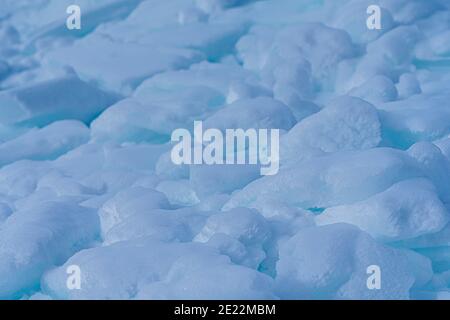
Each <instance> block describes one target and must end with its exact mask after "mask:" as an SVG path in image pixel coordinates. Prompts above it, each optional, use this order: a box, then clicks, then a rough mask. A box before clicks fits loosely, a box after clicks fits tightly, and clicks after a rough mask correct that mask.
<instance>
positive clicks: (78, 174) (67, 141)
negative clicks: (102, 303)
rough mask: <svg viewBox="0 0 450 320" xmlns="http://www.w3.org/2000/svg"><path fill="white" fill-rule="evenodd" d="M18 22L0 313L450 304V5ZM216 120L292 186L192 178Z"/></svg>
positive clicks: (189, 2)
mask: <svg viewBox="0 0 450 320" xmlns="http://www.w3.org/2000/svg"><path fill="white" fill-rule="evenodd" d="M72 4H77V5H79V6H80V8H81V12H82V15H81V29H79V30H78V29H74V30H70V29H69V28H68V27H67V26H66V19H67V17H68V13H67V12H66V9H67V7H68V6H69V5H72ZM373 4H377V5H379V6H380V13H381V19H380V23H381V29H370V28H369V27H368V24H367V23H366V22H367V18H368V17H369V15H368V12H367V8H368V6H370V5H373ZM0 7H1V9H0V299H36V300H41V299H323V298H327V299H450V212H449V210H450V105H449V101H450V85H449V84H450V2H449V1H447V0H379V1H371V0H340V1H336V0H324V1H320V0H170V1H162V0H96V1H93V0H78V1H69V0H42V1H35V0H3V1H1V4H0ZM194 121H202V123H203V128H204V130H207V129H218V130H220V131H225V130H227V129H244V130H247V129H256V130H258V129H279V134H280V141H279V142H280V144H279V146H280V150H279V151H280V161H279V163H277V165H279V171H278V173H277V174H275V175H272V176H261V173H260V169H261V166H262V164H261V163H258V164H240V165H235V164H227V165H209V164H204V163H203V164H192V165H190V164H183V165H176V164H174V163H173V162H172V159H171V149H172V147H173V143H172V142H171V135H172V132H173V131H174V130H176V129H178V128H185V129H187V130H189V131H190V132H192V130H193V123H194ZM249 148H250V147H249ZM244 149H245V148H244ZM232 151H234V152H236V150H232ZM239 151H242V150H239ZM73 267H76V268H75V270H79V274H78V275H79V280H80V282H79V285H80V287H79V288H76V289H73V288H71V287H70V286H69V285H68V277H70V276H73V274H71V272H68V271H69V270H73ZM376 273H380V278H378V280H377V278H376V277H375V278H374V276H376ZM374 279H375V282H373V281H374ZM377 281H378V282H377Z"/></svg>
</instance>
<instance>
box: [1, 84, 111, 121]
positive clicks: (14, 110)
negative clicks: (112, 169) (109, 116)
mask: <svg viewBox="0 0 450 320" xmlns="http://www.w3.org/2000/svg"><path fill="white" fill-rule="evenodd" d="M119 99H120V96H118V95H117V94H113V93H108V92H105V91H102V90H99V89H97V88H95V87H93V86H92V85H90V84H88V83H86V82H84V81H82V80H80V79H79V78H78V77H77V76H76V75H67V76H64V77H61V78H56V79H53V80H49V81H44V82H41V83H37V84H33V85H30V86H24V87H20V88H17V89H11V90H7V91H3V92H0V111H1V113H0V123H1V124H3V125H10V126H28V127H29V126H45V125H47V124H50V123H51V122H53V121H57V120H63V119H75V120H80V121H82V122H84V123H86V124H89V123H90V122H91V121H92V120H93V119H94V118H95V117H96V116H97V115H98V114H100V113H101V112H102V111H103V110H104V109H106V108H107V107H108V106H110V105H112V104H113V103H114V102H116V101H117V100H119Z"/></svg>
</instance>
